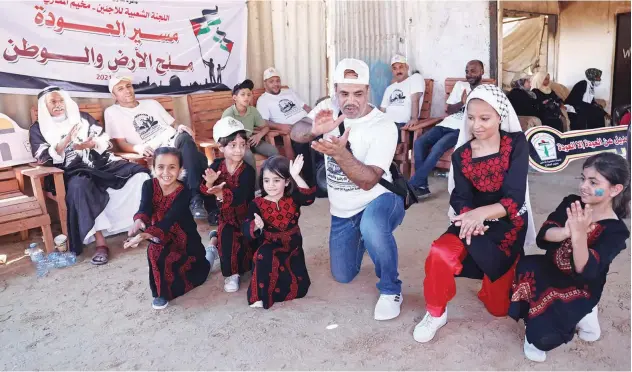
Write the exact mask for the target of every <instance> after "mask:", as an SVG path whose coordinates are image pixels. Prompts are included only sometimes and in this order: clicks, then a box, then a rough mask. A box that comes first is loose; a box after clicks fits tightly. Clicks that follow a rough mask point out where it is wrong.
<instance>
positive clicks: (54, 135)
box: [37, 86, 89, 148]
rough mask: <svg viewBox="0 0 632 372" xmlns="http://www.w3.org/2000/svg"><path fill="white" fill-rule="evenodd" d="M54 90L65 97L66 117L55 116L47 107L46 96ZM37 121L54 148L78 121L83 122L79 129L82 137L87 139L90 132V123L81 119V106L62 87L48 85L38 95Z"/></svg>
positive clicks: (43, 134)
mask: <svg viewBox="0 0 632 372" xmlns="http://www.w3.org/2000/svg"><path fill="white" fill-rule="evenodd" d="M53 92H57V93H59V94H60V95H61V97H62V98H63V99H64V104H65V106H66V118H65V119H58V118H53V117H52V116H51V115H50V113H49V112H48V107H46V97H48V95H49V94H51V93H53ZM37 122H38V123H39V126H40V131H41V132H42V136H44V139H45V140H46V142H48V144H49V145H50V146H51V147H53V148H54V147H55V146H57V144H58V143H59V141H60V140H61V139H62V138H63V137H64V136H66V135H67V134H68V133H69V132H70V130H71V129H72V127H73V126H74V125H75V124H77V123H80V124H81V127H80V129H79V130H78V133H80V139H81V140H85V139H86V138H85V137H87V134H88V128H89V124H88V122H87V121H85V120H82V119H81V115H80V114H79V106H78V105H77V103H76V102H75V101H73V100H72V98H70V96H69V95H68V93H67V92H66V91H64V90H62V89H60V88H59V87H54V86H50V87H47V88H45V89H44V90H42V91H41V92H40V94H39V95H38V98H37ZM84 126H85V128H84Z"/></svg>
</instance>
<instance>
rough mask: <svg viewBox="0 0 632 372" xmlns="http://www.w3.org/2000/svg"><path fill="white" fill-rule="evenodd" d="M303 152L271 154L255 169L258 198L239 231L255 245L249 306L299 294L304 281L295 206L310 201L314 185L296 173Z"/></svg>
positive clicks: (306, 283) (306, 280) (306, 279)
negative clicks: (289, 155) (258, 170)
mask: <svg viewBox="0 0 632 372" xmlns="http://www.w3.org/2000/svg"><path fill="white" fill-rule="evenodd" d="M301 168H303V156H302V155H298V156H297V157H296V160H294V162H291V161H289V160H288V159H287V158H284V157H282V156H273V157H271V158H269V159H268V160H266V161H265V163H264V164H263V167H262V168H261V176H260V177H259V183H260V184H261V190H263V193H262V194H263V196H261V197H258V198H255V200H253V201H252V203H250V207H249V208H248V218H247V219H246V221H245V222H244V224H243V231H244V235H245V236H246V237H248V238H249V239H253V240H256V241H257V243H258V244H259V248H258V249H257V250H256V252H255V254H254V258H253V262H254V268H253V270H252V279H251V281H250V287H248V304H250V306H251V307H263V308H265V309H268V308H270V307H271V306H272V305H273V304H274V303H275V302H281V301H289V300H292V299H295V298H301V297H305V295H306V294H307V290H308V288H309V285H310V280H309V275H308V274H307V267H306V266H305V253H304V252H303V237H302V235H301V230H300V229H299V226H298V219H299V217H300V215H301V213H300V208H301V206H307V205H310V204H312V203H313V202H314V198H315V193H316V187H311V188H310V187H309V186H308V185H307V183H306V182H305V181H304V180H303V179H302V178H301V176H300V175H299V174H300V172H301Z"/></svg>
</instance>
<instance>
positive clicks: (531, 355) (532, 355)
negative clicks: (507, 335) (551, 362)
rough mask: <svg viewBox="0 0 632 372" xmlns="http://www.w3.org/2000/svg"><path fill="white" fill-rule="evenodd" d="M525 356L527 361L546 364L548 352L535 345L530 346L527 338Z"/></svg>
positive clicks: (525, 338)
mask: <svg viewBox="0 0 632 372" xmlns="http://www.w3.org/2000/svg"><path fill="white" fill-rule="evenodd" d="M524 356H526V357H527V359H529V360H531V361H534V362H544V361H545V360H546V351H542V350H540V349H538V348H537V347H535V346H534V345H533V344H530V343H529V341H527V336H525V337H524Z"/></svg>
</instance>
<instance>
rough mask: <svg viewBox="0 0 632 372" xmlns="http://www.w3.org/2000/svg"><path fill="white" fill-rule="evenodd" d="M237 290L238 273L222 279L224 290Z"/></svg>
mask: <svg viewBox="0 0 632 372" xmlns="http://www.w3.org/2000/svg"><path fill="white" fill-rule="evenodd" d="M238 290H239V274H234V275H231V276H229V277H228V278H226V279H224V292H229V293H230V292H237V291H238Z"/></svg>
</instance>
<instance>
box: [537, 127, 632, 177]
mask: <svg viewBox="0 0 632 372" xmlns="http://www.w3.org/2000/svg"><path fill="white" fill-rule="evenodd" d="M627 131H628V127H627V126H616V127H604V128H599V129H586V130H574V131H569V132H565V133H561V132H559V131H557V130H555V129H553V128H551V127H547V126H544V125H543V126H539V127H534V128H529V129H528V130H527V131H526V132H525V136H526V137H527V141H528V142H529V164H530V165H531V166H532V167H533V168H535V169H537V170H538V171H540V172H544V173H552V172H559V171H561V170H562V169H564V168H566V166H568V164H569V163H570V162H571V161H573V160H576V159H582V158H587V157H590V156H592V155H595V154H598V153H600V152H605V151H610V152H614V153H616V154H619V155H621V156H623V157H626V153H627V151H628V150H629V144H628V137H627Z"/></svg>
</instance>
